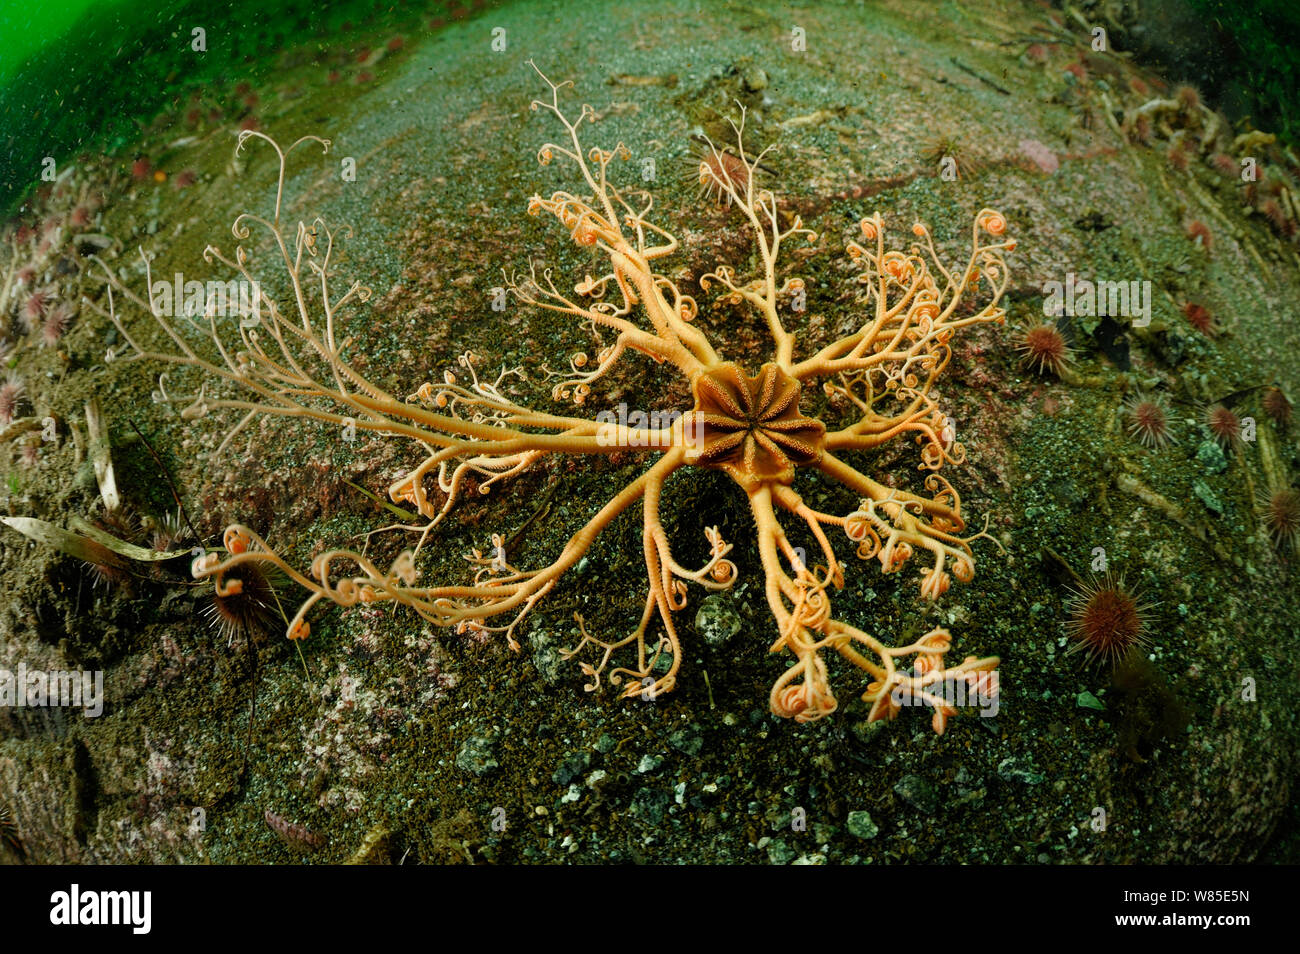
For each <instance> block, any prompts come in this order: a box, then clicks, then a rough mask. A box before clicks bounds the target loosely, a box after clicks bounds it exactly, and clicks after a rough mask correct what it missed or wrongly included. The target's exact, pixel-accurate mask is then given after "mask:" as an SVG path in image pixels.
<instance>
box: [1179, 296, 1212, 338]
mask: <svg viewBox="0 0 1300 954" xmlns="http://www.w3.org/2000/svg"><path fill="white" fill-rule="evenodd" d="M1183 314H1184V315H1185V316H1186V317H1187V323H1188V324H1189V325H1191V326H1192V327H1193V328H1195V329H1196V330H1197V331H1199V332H1200V333H1201V334H1203V335H1205V336H1206V337H1207V338H1213V337H1214V332H1215V327H1214V316H1213V315H1211V314H1210V309H1208V308H1206V307H1205V306H1204V305H1198V304H1197V303H1196V302H1194V301H1189V302H1186V303H1185V304H1184V305H1183Z"/></svg>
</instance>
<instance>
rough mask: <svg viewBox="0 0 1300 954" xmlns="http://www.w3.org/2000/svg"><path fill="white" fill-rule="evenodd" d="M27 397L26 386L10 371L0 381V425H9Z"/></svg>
mask: <svg viewBox="0 0 1300 954" xmlns="http://www.w3.org/2000/svg"><path fill="white" fill-rule="evenodd" d="M26 397H27V388H26V386H25V385H24V384H23V382H22V379H21V378H19V377H18V375H17V374H15V373H14V372H12V371H10V372H9V373H8V374H6V375H5V377H4V381H3V382H0V425H4V426H6V427H7V426H9V425H10V424H12V423H13V420H14V418H15V417H17V416H18V409H19V407H21V406H22V403H23V400H24V399H25V398H26Z"/></svg>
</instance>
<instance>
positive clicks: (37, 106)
mask: <svg viewBox="0 0 1300 954" xmlns="http://www.w3.org/2000/svg"><path fill="white" fill-rule="evenodd" d="M425 12H427V10H426V8H425V7H424V5H422V4H421V5H419V6H416V5H414V4H403V3H376V2H374V0H349V2H341V3H332V4H329V5H328V6H322V5H321V4H318V3H312V2H308V0H282V2H274V0H234V2H232V3H228V4H221V5H216V4H212V3H210V2H206V0H170V2H168V0H160V2H152V3H148V4H141V3H138V2H132V0H117V2H98V3H91V2H90V0H69V2H66V3H61V4H60V3H50V2H48V0H46V2H42V3H37V4H35V5H33V4H31V3H30V2H27V3H25V2H23V0H2V2H0V214H3V213H7V212H11V211H13V210H14V208H15V207H16V206H17V205H18V204H19V203H20V202H21V200H22V199H23V198H24V196H25V195H26V194H27V192H28V190H29V189H30V187H31V186H32V185H33V184H34V183H35V182H36V181H37V178H38V176H39V174H40V171H41V161H42V159H43V158H44V157H46V156H53V157H54V158H55V159H57V160H59V161H60V162H62V161H64V160H66V159H67V158H68V157H70V156H75V155H76V154H78V153H81V152H107V153H114V152H117V151H118V150H120V149H122V148H123V147H125V146H126V145H127V144H128V143H130V142H133V141H134V140H135V139H137V138H138V135H139V133H140V131H141V129H142V127H143V126H144V125H145V124H146V123H148V122H149V121H150V120H151V119H152V118H153V117H154V116H155V115H157V114H158V112H159V111H160V110H162V109H164V108H166V107H167V106H168V105H169V104H172V103H179V102H180V101H181V99H182V98H183V97H184V96H186V95H187V94H188V93H189V92H190V91H192V90H195V89H200V88H202V87H203V86H204V85H205V84H209V83H224V82H231V81H238V80H247V81H249V82H251V83H254V84H255V83H256V82H257V80H258V79H260V78H262V77H264V76H266V75H267V73H269V72H270V71H271V70H272V69H274V64H275V60H276V55H277V54H278V53H279V52H280V51H281V50H284V49H285V48H287V47H290V46H299V45H300V44H301V43H302V41H303V40H304V39H310V38H312V37H319V38H321V40H322V42H326V41H328V42H331V43H333V44H337V42H338V34H339V33H340V32H341V31H342V28H343V26H344V24H346V23H355V24H358V25H361V24H364V23H367V22H369V21H371V20H372V19H374V18H375V17H377V16H383V17H385V18H386V19H395V20H400V19H402V18H404V17H406V18H415V17H417V16H420V15H423V14H424V13H425ZM196 29H201V30H202V31H203V44H202V45H203V46H204V47H205V49H203V50H196V49H194V46H195V36H196V34H195V32H194V31H195V30H196Z"/></svg>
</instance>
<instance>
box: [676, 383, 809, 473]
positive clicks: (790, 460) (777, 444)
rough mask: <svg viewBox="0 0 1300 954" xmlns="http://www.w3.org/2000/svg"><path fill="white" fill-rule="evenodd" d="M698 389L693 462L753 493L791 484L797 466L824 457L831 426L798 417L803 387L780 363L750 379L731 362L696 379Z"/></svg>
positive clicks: (691, 428) (690, 431) (690, 433)
mask: <svg viewBox="0 0 1300 954" xmlns="http://www.w3.org/2000/svg"><path fill="white" fill-rule="evenodd" d="M693 389H694V391H695V409H694V410H693V411H692V412H691V413H690V415H689V416H688V420H687V421H686V422H685V424H686V428H687V429H686V434H687V438H688V446H689V450H688V452H687V457H686V459H687V462H688V463H691V464H694V465H696V466H699V467H718V468H721V469H723V470H725V471H726V472H727V473H728V474H730V475H731V477H732V478H733V479H734V480H735V481H736V483H738V484H740V486H741V487H744V488H745V489H746V490H749V489H751V488H753V487H756V486H758V485H759V484H764V483H772V482H776V483H782V484H788V483H790V482H791V481H793V480H794V471H795V468H796V467H803V466H806V465H808V464H813V463H816V462H817V460H818V459H820V457H821V455H822V445H823V443H824V441H825V438H826V427H825V426H824V425H823V424H822V423H821V421H817V420H813V419H812V418H809V417H804V416H803V415H802V414H800V413H799V397H800V395H801V393H802V388H801V386H800V384H799V382H798V381H797V380H795V379H794V378H793V377H791V376H790V375H789V374H787V373H786V372H784V371H782V370H781V368H779V367H778V366H777V365H775V364H771V363H768V364H765V365H763V367H762V368H761V369H760V370H759V372H758V374H757V375H755V376H754V377H750V376H749V375H747V374H746V373H745V372H744V370H742V369H741V368H740V367H739V366H738V365H736V364H734V363H733V362H730V361H728V362H726V363H724V364H720V365H718V366H717V367H715V368H713V369H712V370H710V371H707V372H705V373H704V374H701V375H700V376H699V377H697V378H696V379H695V384H694V388H693Z"/></svg>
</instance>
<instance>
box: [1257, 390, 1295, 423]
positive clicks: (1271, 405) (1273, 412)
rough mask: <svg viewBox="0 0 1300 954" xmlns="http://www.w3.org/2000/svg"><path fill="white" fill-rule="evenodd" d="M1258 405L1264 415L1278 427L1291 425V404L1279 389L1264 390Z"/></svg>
mask: <svg viewBox="0 0 1300 954" xmlns="http://www.w3.org/2000/svg"><path fill="white" fill-rule="evenodd" d="M1260 403H1261V404H1262V405H1263V406H1264V413H1265V414H1267V415H1268V416H1269V417H1271V418H1272V419H1273V421H1274V423H1276V424H1277V425H1279V426H1280V427H1286V425H1288V424H1290V423H1291V402H1290V400H1288V399H1287V396H1286V394H1285V393H1284V392H1283V391H1282V389H1281V388H1278V387H1267V388H1265V389H1264V395H1263V397H1262V398H1261V399H1260Z"/></svg>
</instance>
